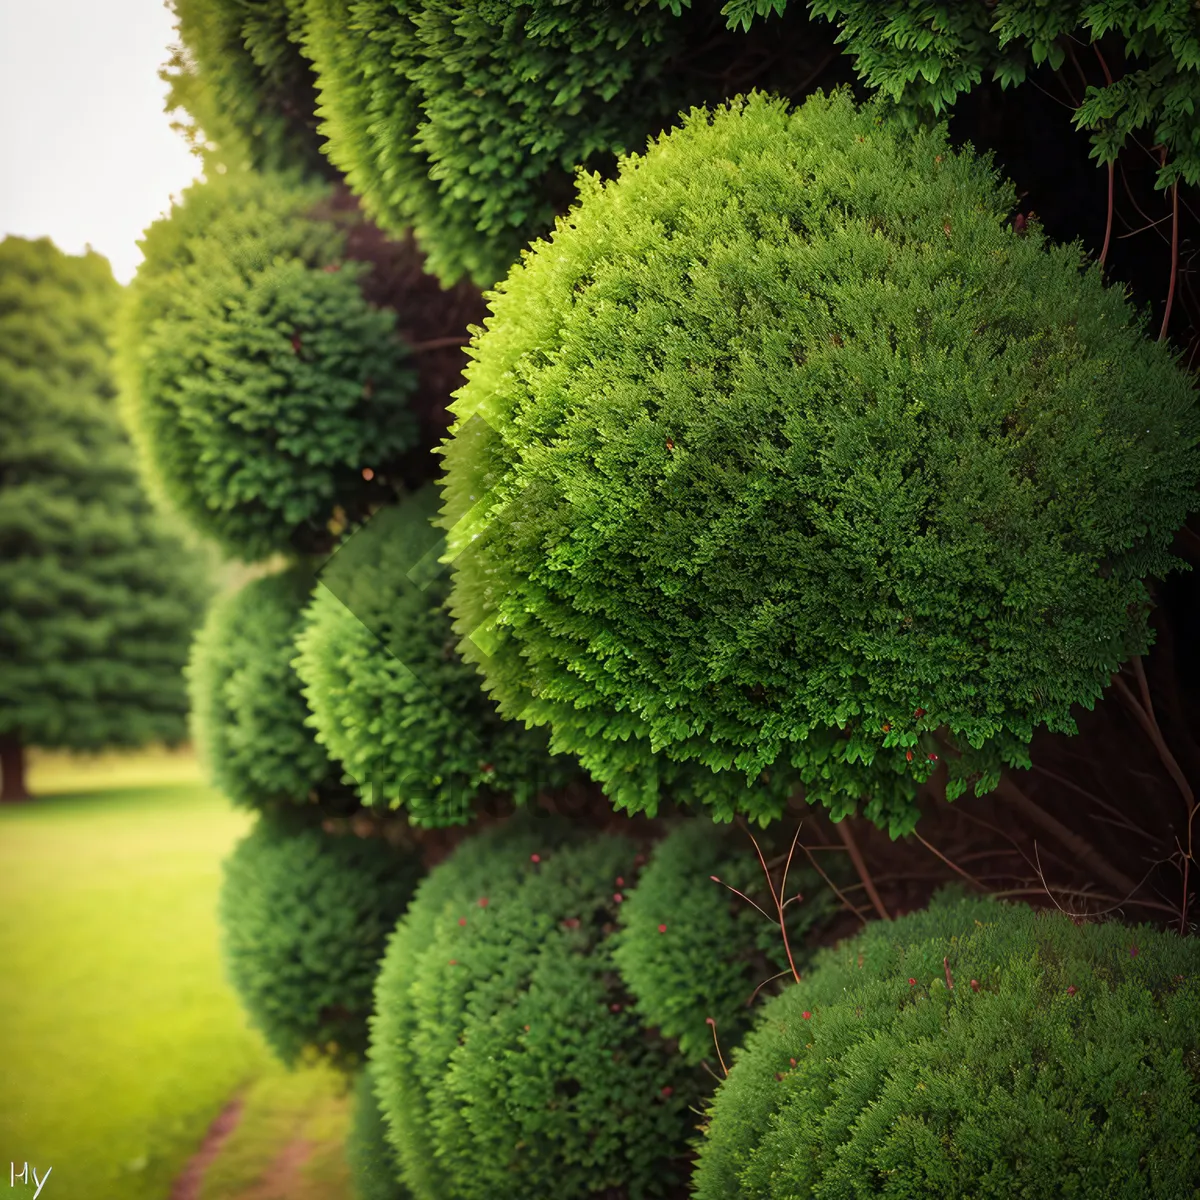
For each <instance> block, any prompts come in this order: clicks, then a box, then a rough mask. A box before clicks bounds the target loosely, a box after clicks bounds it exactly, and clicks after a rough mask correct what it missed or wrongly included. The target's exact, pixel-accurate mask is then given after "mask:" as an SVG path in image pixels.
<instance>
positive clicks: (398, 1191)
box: [346, 1067, 412, 1200]
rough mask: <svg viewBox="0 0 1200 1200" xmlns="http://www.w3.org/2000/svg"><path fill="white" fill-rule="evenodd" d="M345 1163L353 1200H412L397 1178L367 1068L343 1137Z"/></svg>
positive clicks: (360, 1078)
mask: <svg viewBox="0 0 1200 1200" xmlns="http://www.w3.org/2000/svg"><path fill="white" fill-rule="evenodd" d="M346 1161H347V1163H348V1164H349V1166H350V1176H351V1179H352V1180H353V1183H354V1195H355V1200H411V1197H412V1193H411V1192H410V1191H409V1190H408V1188H406V1187H405V1186H404V1184H402V1183H401V1182H400V1180H399V1178H398V1177H397V1167H396V1155H395V1152H394V1151H393V1150H392V1148H391V1146H390V1145H389V1144H388V1140H387V1124H386V1122H385V1121H384V1119H383V1113H382V1112H380V1111H379V1101H378V1100H377V1099H376V1097H375V1085H374V1084H373V1083H372V1081H371V1071H370V1068H369V1067H364V1068H363V1069H362V1070H361V1071H360V1072H359V1074H358V1079H357V1080H356V1082H355V1084H354V1114H353V1117H352V1118H351V1123H350V1132H349V1134H348V1135H347V1137H346Z"/></svg>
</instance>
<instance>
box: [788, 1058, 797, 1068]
mask: <svg viewBox="0 0 1200 1200" xmlns="http://www.w3.org/2000/svg"><path fill="white" fill-rule="evenodd" d="M788 1062H790V1063H791V1064H792V1066H793V1067H794V1066H795V1065H796V1060H795V1059H794V1058H789V1059H788Z"/></svg>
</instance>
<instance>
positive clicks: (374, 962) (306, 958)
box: [220, 814, 421, 1068]
mask: <svg viewBox="0 0 1200 1200" xmlns="http://www.w3.org/2000/svg"><path fill="white" fill-rule="evenodd" d="M420 875H421V866H420V862H419V859H418V858H417V857H416V856H414V855H412V854H400V853H398V852H397V851H396V850H394V849H393V848H392V847H391V846H389V845H388V844H387V842H385V841H383V840H381V839H379V838H357V837H353V836H342V837H331V836H329V835H328V834H326V833H323V832H322V831H321V829H320V828H319V827H315V826H313V825H312V824H311V823H307V824H305V823H302V822H301V821H300V820H299V819H298V818H297V816H296V815H295V814H287V816H286V818H285V817H279V816H276V817H268V816H261V817H259V820H258V822H257V824H256V825H255V827H254V829H253V830H252V831H251V832H250V833H249V834H248V835H247V836H246V837H245V838H244V839H243V840H242V841H241V842H239V843H238V845H237V847H236V848H235V849H234V851H233V853H232V854H231V855H230V857H229V859H228V860H227V861H226V863H225V874H224V881H223V884H222V888H221V896H220V917H221V927H222V932H223V938H224V943H223V944H224V955H225V962H226V968H227V970H228V973H229V978H230V980H231V981H232V983H233V987H234V989H235V990H236V992H237V993H238V995H239V997H240V998H241V1001H242V1004H243V1005H244V1006H245V1008H246V1011H247V1013H248V1014H249V1016H250V1019H251V1021H252V1022H253V1023H254V1025H255V1026H256V1027H257V1028H258V1029H259V1030H261V1032H262V1034H263V1036H264V1037H265V1038H266V1040H267V1044H268V1045H269V1046H270V1047H271V1049H272V1050H273V1051H274V1052H275V1053H276V1054H277V1055H278V1056H279V1058H280V1059H281V1060H282V1061H283V1062H284V1063H286V1064H287V1065H289V1066H291V1065H294V1064H296V1063H297V1062H299V1061H300V1060H301V1058H302V1057H303V1056H305V1055H306V1054H310V1055H311V1054H319V1055H321V1056H323V1057H326V1058H328V1059H329V1060H330V1061H332V1062H333V1063H335V1064H337V1065H339V1066H342V1067H346V1068H351V1067H354V1066H355V1065H357V1064H360V1063H361V1062H362V1058H363V1055H364V1053H365V1051H366V1048H367V1017H368V1015H369V1014H370V1011H371V1004H372V998H371V997H372V988H373V986H374V983H375V974H376V971H377V969H378V966H379V960H380V958H381V956H382V955H383V951H384V947H385V945H386V942H387V937H388V934H389V933H391V931H392V929H393V927H394V926H395V924H396V920H397V918H399V916H400V915H401V913H403V912H404V909H405V908H406V907H407V905H408V902H409V900H410V899H411V897H412V894H413V891H414V890H415V888H416V885H417V881H418V879H419V878H420Z"/></svg>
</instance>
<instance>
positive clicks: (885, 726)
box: [883, 721, 892, 733]
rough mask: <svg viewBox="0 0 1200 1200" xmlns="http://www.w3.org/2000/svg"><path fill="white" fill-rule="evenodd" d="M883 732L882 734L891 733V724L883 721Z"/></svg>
mask: <svg viewBox="0 0 1200 1200" xmlns="http://www.w3.org/2000/svg"><path fill="white" fill-rule="evenodd" d="M883 732H884V733H891V732H892V723H891V722H890V721H884V723H883Z"/></svg>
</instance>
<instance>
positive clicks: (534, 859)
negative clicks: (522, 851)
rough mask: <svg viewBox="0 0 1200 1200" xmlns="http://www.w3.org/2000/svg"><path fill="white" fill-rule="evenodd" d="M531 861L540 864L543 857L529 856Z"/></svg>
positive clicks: (538, 855) (537, 855)
mask: <svg viewBox="0 0 1200 1200" xmlns="http://www.w3.org/2000/svg"><path fill="white" fill-rule="evenodd" d="M529 861H530V862H535V863H540V862H541V861H542V856H541V855H540V854H531V855H530V856H529Z"/></svg>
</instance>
